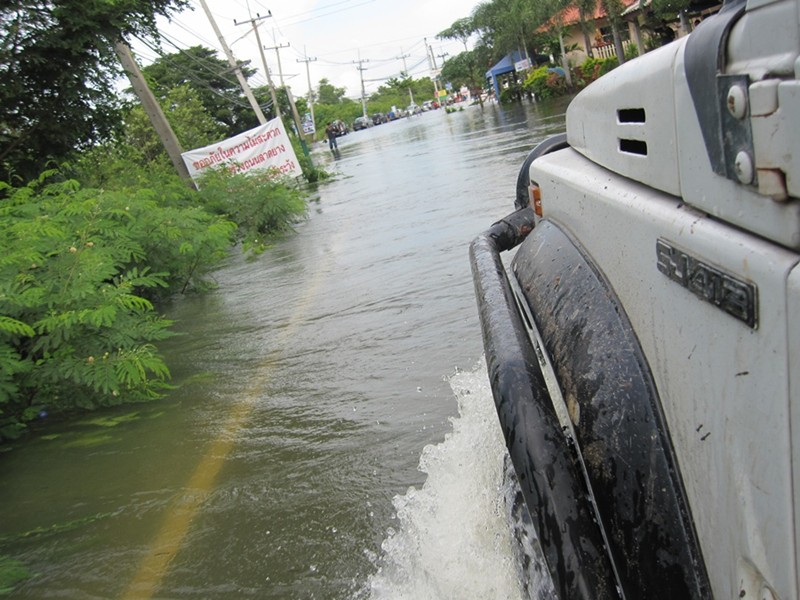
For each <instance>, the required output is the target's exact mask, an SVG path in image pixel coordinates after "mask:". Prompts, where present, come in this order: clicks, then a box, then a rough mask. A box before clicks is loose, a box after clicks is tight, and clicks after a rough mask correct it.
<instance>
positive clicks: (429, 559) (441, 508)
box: [366, 362, 523, 600]
mask: <svg viewBox="0 0 800 600" xmlns="http://www.w3.org/2000/svg"><path fill="white" fill-rule="evenodd" d="M450 385H451V387H452V389H453V392H454V394H455V396H456V398H457V400H458V413H459V414H458V416H457V417H454V418H451V422H452V426H453V429H452V432H451V433H448V434H447V435H446V436H445V440H444V441H443V442H441V443H440V444H436V445H429V446H427V447H425V449H424V450H423V452H422V456H421V458H420V463H419V469H420V470H421V471H422V472H424V473H427V479H426V481H425V484H424V485H423V486H422V488H421V489H416V488H413V487H412V488H409V490H408V491H407V492H406V493H405V494H404V495H401V496H396V497H395V498H394V507H395V510H396V516H397V527H396V528H393V529H390V530H389V531H388V537H387V538H386V539H385V540H384V542H383V544H382V550H383V554H382V556H381V557H380V559H379V561H378V564H379V569H378V571H377V573H376V574H374V575H372V576H371V577H370V578H369V581H368V583H367V587H368V590H367V594H366V596H367V597H369V598H371V599H372V600H400V599H409V600H410V599H414V600H443V599H449V598H453V599H456V598H457V599H459V600H464V599H470V598H475V599H480V600H492V599H495V598H496V599H498V600H500V599H502V600H514V599H521V598H522V597H523V595H522V590H521V585H520V581H519V576H518V573H517V567H516V558H515V555H514V551H513V548H512V536H511V533H510V530H509V522H508V516H507V515H508V511H507V509H506V507H505V504H504V497H505V492H504V486H505V485H508V484H504V482H503V460H504V456H505V453H506V450H505V446H504V443H503V439H502V433H501V430H500V425H499V423H498V420H497V414H496V412H495V407H494V400H493V398H492V393H491V389H490V387H489V382H488V379H487V375H486V365H485V362H482V363H481V364H479V365H478V366H477V367H476V368H475V369H474V370H473V371H470V372H459V373H456V374H455V375H453V376H452V377H451V378H450Z"/></svg>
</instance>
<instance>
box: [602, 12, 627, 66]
mask: <svg viewBox="0 0 800 600" xmlns="http://www.w3.org/2000/svg"><path fill="white" fill-rule="evenodd" d="M600 4H601V5H602V7H603V10H605V12H606V16H607V17H608V22H609V23H611V35H612V36H613V38H614V49H615V50H616V52H617V58H618V59H619V64H623V63H624V62H625V49H624V48H623V47H622V36H620V33H619V28H620V25H621V24H622V11H623V6H622V2H620V0H600Z"/></svg>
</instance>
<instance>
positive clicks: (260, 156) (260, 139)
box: [181, 117, 302, 180]
mask: <svg viewBox="0 0 800 600" xmlns="http://www.w3.org/2000/svg"><path fill="white" fill-rule="evenodd" d="M181 156H182V157H183V162H184V163H186V168H187V169H189V174H190V175H191V176H192V179H195V180H197V179H200V178H201V177H202V176H203V173H205V172H206V171H208V170H209V169H218V168H220V167H225V168H227V169H228V170H230V171H231V172H232V173H247V172H248V171H256V170H265V169H272V170H273V172H274V173H275V177H279V176H281V175H288V176H290V177H291V176H296V175H301V174H302V171H301V170H300V163H298V162H297V155H296V154H295V153H294V148H292V144H291V142H290V141H289V136H288V135H287V133H286V129H284V127H283V122H282V121H281V119H280V117H277V118H275V119H272V121H269V122H268V123H266V124H265V125H259V126H258V127H256V128H254V129H251V130H249V131H245V132H244V133H240V134H239V135H237V136H234V137H232V138H228V139H227V140H223V141H221V142H219V143H217V144H211V145H210V146H206V147H205V148H197V149H196V150H189V151H188V152H184V153H183V154H181Z"/></svg>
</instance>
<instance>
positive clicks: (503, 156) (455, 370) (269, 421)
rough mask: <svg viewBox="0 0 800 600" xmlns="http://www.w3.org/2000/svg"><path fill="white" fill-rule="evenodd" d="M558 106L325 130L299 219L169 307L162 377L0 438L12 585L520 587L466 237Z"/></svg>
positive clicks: (387, 593)
mask: <svg viewBox="0 0 800 600" xmlns="http://www.w3.org/2000/svg"><path fill="white" fill-rule="evenodd" d="M565 107H566V102H561V103H557V104H548V105H545V104H539V105H533V104H524V105H515V106H512V107H502V108H501V107H497V106H487V107H486V108H485V109H483V110H481V109H480V108H479V107H470V108H468V109H466V110H464V111H462V112H456V113H453V114H449V115H448V114H445V113H444V112H443V111H436V112H431V113H425V114H422V115H420V116H418V117H413V118H410V119H404V120H401V121H396V122H393V123H388V124H385V125H381V126H378V127H374V128H371V129H369V130H365V131H360V132H357V133H351V134H349V135H347V136H345V137H342V138H340V139H339V148H340V156H339V157H338V159H336V160H334V159H333V157H332V156H331V155H330V153H329V152H328V151H327V149H324V148H323V149H322V150H321V151H320V152H319V155H318V156H317V157H316V160H317V161H318V162H324V163H327V166H326V168H327V169H328V170H330V171H332V172H334V173H336V177H335V178H334V179H333V180H332V181H330V182H326V183H324V184H323V185H321V186H320V188H319V190H318V192H317V194H316V195H315V197H314V198H313V200H312V202H311V203H310V210H309V218H308V219H307V220H306V221H304V222H303V223H301V224H299V225H298V226H297V230H296V233H294V234H292V235H289V236H287V237H286V238H284V239H283V240H281V241H279V242H278V243H276V244H275V246H274V247H272V248H271V249H269V250H268V251H267V252H266V253H265V254H264V255H262V256H260V257H257V258H255V259H249V260H248V259H247V258H245V257H233V258H231V259H230V261H229V263H228V264H227V265H226V266H225V267H224V268H223V269H221V270H220V271H218V272H217V273H216V274H215V279H216V281H217V283H218V285H219V288H218V289H217V290H216V291H215V292H212V293H210V294H207V295H205V296H191V297H186V298H181V299H178V300H176V301H175V302H174V303H173V304H171V305H170V306H168V307H167V308H166V312H167V315H168V316H169V317H170V318H172V319H175V321H176V327H175V328H176V330H177V331H179V332H181V334H182V335H181V336H180V337H177V338H175V339H173V340H171V341H170V342H169V343H168V344H166V345H165V346H164V347H163V350H164V354H165V355H166V356H167V358H168V362H169V365H170V368H171V370H172V374H173V380H174V383H175V384H176V385H178V386H179V387H178V389H176V390H175V391H174V392H173V393H172V394H171V395H170V396H169V397H168V398H167V399H165V400H163V401H159V402H157V403H153V404H148V405H137V406H132V407H131V406H128V407H123V408H121V409H119V410H116V411H110V412H103V413H97V414H91V415H88V416H87V417H85V418H84V419H83V420H82V421H81V423H80V424H78V425H77V426H76V425H74V424H73V425H71V426H70V427H62V426H60V425H57V424H53V425H50V426H48V427H46V428H45V429H44V430H43V431H42V433H41V435H39V436H38V437H36V438H34V439H32V440H30V441H28V442H26V443H24V444H22V445H21V446H20V447H18V448H17V449H15V450H14V451H13V452H5V453H3V454H0V481H2V488H1V489H0V556H6V557H9V558H11V559H13V560H15V561H19V563H21V564H22V565H24V568H25V569H27V571H28V572H29V574H30V577H29V578H28V579H26V580H25V581H24V582H23V583H21V584H19V585H18V586H17V588H16V590H15V591H14V592H13V593H12V594H11V595H10V597H11V598H137V599H147V598H211V599H216V598H225V599H227V598H230V599H233V598H282V599H283V598H303V599H308V598H318V599H333V598H337V599H339V598H352V599H356V598H358V599H361V598H370V599H390V598H391V599H395V598H397V599H400V598H409V599H410V598H414V599H426V598H430V599H444V598H454V599H455V598H459V599H463V598H476V599H477V598H480V599H491V598H497V599H506V600H507V599H511V598H518V597H520V592H519V590H518V585H517V579H516V575H515V571H514V568H515V567H514V561H513V557H512V554H511V546H510V539H509V536H508V525H507V522H506V515H505V512H504V510H505V509H504V508H503V502H502V496H503V493H502V489H501V486H502V479H501V467H502V462H503V453H504V449H503V443H502V439H501V436H500V431H499V426H498V424H497V423H496V417H495V413H494V406H493V403H492V399H491V393H490V391H489V389H488V384H487V382H486V376H485V372H484V370H483V369H482V367H481V363H480V361H481V357H482V353H483V350H482V345H481V334H480V326H479V323H478V316H477V310H476V306H475V300H474V297H473V287H472V280H471V274H470V267H469V260H468V244H469V242H470V241H471V240H472V239H473V238H474V237H475V236H476V235H477V234H478V233H480V232H481V231H483V230H484V229H486V228H487V227H488V226H489V225H490V224H491V223H492V222H494V221H495V220H497V219H499V218H501V217H503V216H504V215H505V214H507V213H509V212H511V210H512V209H513V200H514V186H515V182H516V177H517V172H518V169H519V165H520V164H521V163H522V161H523V160H524V158H525V156H526V155H527V153H528V151H529V150H530V149H531V148H532V147H533V146H534V145H535V144H536V143H537V142H538V141H540V140H541V139H543V138H545V137H547V136H548V135H550V134H553V133H557V132H560V131H563V129H564V123H563V112H564V110H565Z"/></svg>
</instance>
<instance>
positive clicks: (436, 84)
mask: <svg viewBox="0 0 800 600" xmlns="http://www.w3.org/2000/svg"><path fill="white" fill-rule="evenodd" d="M422 39H423V40H424V42H425V53H426V54H427V55H428V66H429V67H430V68H431V72H432V73H433V91H434V95H435V100H436V103H437V104H438V103H439V81H438V75H437V73H436V71H438V69H437V68H436V57H435V56H434V55H433V48H431V46H429V45H428V38H422Z"/></svg>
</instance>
